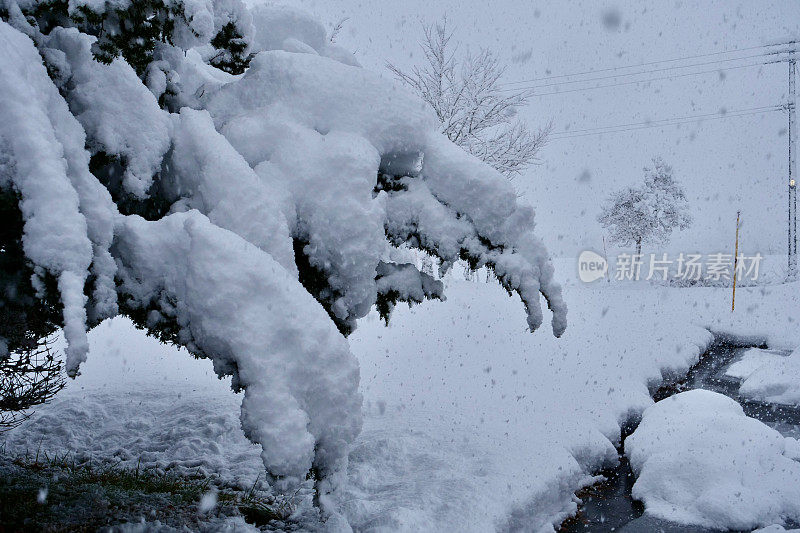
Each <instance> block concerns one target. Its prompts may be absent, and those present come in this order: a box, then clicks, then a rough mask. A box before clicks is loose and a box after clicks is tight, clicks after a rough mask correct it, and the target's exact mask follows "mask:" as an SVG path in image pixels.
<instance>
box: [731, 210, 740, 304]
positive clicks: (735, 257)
mask: <svg viewBox="0 0 800 533" xmlns="http://www.w3.org/2000/svg"><path fill="white" fill-rule="evenodd" d="M740 214H741V211H736V246H735V248H734V250H733V295H732V296H731V313H733V310H734V309H735V308H736V275H737V274H738V273H739V215H740Z"/></svg>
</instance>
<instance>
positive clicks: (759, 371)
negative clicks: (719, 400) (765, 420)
mask: <svg viewBox="0 0 800 533" xmlns="http://www.w3.org/2000/svg"><path fill="white" fill-rule="evenodd" d="M778 357H779V358H778V359H776V360H771V361H768V362H765V363H764V364H762V365H759V367H758V368H756V369H755V370H754V371H753V372H752V373H750V374H748V375H747V378H746V379H745V380H744V382H743V383H742V385H741V386H740V387H739V394H740V395H741V396H743V397H745V398H751V399H754V400H759V401H763V402H769V403H780V404H790V405H800V348H798V349H796V350H795V351H794V352H792V354H791V355H789V356H788V357H781V356H778Z"/></svg>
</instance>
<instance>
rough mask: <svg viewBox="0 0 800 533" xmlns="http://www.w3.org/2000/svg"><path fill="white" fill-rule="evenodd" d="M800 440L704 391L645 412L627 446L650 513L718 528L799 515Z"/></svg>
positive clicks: (636, 491) (637, 492) (638, 494)
mask: <svg viewBox="0 0 800 533" xmlns="http://www.w3.org/2000/svg"><path fill="white" fill-rule="evenodd" d="M796 446H797V441H796V440H795V439H793V438H791V437H783V436H782V435H781V434H780V433H778V432H777V431H775V430H774V429H772V428H770V427H768V426H766V425H765V424H763V423H761V422H759V421H758V420H756V419H754V418H749V417H747V416H745V414H744V411H743V410H742V407H741V406H740V405H739V404H738V403H736V401H734V400H732V399H730V398H728V397H727V396H723V395H721V394H717V393H715V392H711V391H706V390H702V389H698V390H693V391H688V392H682V393H680V394H676V395H675V396H671V397H669V398H667V399H665V400H662V401H660V402H658V403H656V404H655V405H653V406H651V407H649V408H648V409H647V410H645V412H644V415H643V417H642V422H641V424H640V425H639V427H638V428H637V429H636V431H635V432H634V433H633V434H632V435H631V436H630V437H628V438H627V439H626V440H625V451H626V453H627V454H628V456H629V457H630V461H631V466H632V467H633V470H634V472H635V473H636V474H637V476H638V477H637V480H636V484H635V485H634V486H633V497H634V498H637V499H639V500H642V501H644V503H645V506H646V510H647V512H648V513H650V514H653V515H655V516H657V517H660V518H664V519H667V520H671V521H674V522H679V523H684V524H693V525H698V526H703V527H710V528H714V529H719V528H727V529H732V530H742V529H745V530H750V529H753V528H756V527H760V526H767V525H771V524H775V523H782V522H783V521H785V520H790V521H794V522H797V521H798V520H800V463H798V462H796V461H795V460H793V459H794V457H795V452H793V451H792V450H794V448H796Z"/></svg>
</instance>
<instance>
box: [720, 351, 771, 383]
mask: <svg viewBox="0 0 800 533" xmlns="http://www.w3.org/2000/svg"><path fill="white" fill-rule="evenodd" d="M785 357H786V356H785V355H781V354H780V353H776V352H774V351H770V350H762V349H761V348H749V349H747V350H745V352H744V354H743V355H742V357H741V359H739V360H738V361H736V362H734V363H733V364H731V366H729V367H728V368H727V369H725V375H726V376H730V377H733V378H737V379H747V377H748V376H749V375H750V374H752V373H753V372H755V371H756V370H758V368H759V367H761V366H763V365H774V364H776V363H779V362H780V361H782V360H783V359H785Z"/></svg>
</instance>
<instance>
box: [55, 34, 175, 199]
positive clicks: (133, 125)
mask: <svg viewBox="0 0 800 533" xmlns="http://www.w3.org/2000/svg"><path fill="white" fill-rule="evenodd" d="M94 40H95V39H94V38H93V37H91V36H89V35H85V34H82V33H80V32H79V31H78V30H77V29H75V28H55V29H54V30H53V31H52V32H51V33H50V35H49V38H48V43H47V45H48V47H50V48H53V49H56V50H60V51H62V52H63V53H64V54H65V57H66V65H67V67H68V68H69V74H70V77H69V82H68V83H67V85H66V87H65V89H66V93H67V101H68V102H69V105H70V110H71V111H72V114H73V115H75V117H76V118H77V119H78V120H79V121H80V123H81V124H82V125H83V127H84V129H85V130H86V132H87V133H88V135H89V138H90V139H91V141H92V142H93V143H94V144H95V146H94V147H93V148H94V149H95V150H102V151H105V152H106V153H108V154H109V155H116V156H120V157H123V158H125V160H126V163H127V169H126V173H125V176H124V178H123V185H124V187H125V189H126V190H127V191H128V192H129V193H131V194H134V195H136V196H137V197H140V198H142V197H144V196H145V195H146V194H147V190H148V188H149V187H150V184H151V183H152V181H153V175H154V174H155V173H156V172H158V170H159V169H160V168H161V159H162V158H163V156H164V154H165V153H166V152H167V150H168V149H169V147H170V122H169V114H168V113H167V112H165V111H163V110H162V109H161V108H159V106H158V102H156V98H155V96H153V94H152V93H151V92H150V91H149V90H148V89H147V87H145V85H144V84H142V82H141V80H139V77H138V76H137V75H136V72H135V71H134V70H133V68H132V67H131V66H130V65H128V63H126V62H125V61H124V60H123V59H122V58H117V59H115V60H114V61H112V62H111V64H110V65H103V64H102V63H99V62H97V61H95V60H94V59H93V58H92V51H91V46H92V42H94Z"/></svg>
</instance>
